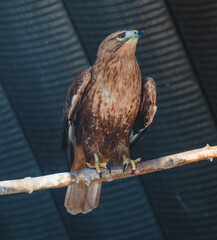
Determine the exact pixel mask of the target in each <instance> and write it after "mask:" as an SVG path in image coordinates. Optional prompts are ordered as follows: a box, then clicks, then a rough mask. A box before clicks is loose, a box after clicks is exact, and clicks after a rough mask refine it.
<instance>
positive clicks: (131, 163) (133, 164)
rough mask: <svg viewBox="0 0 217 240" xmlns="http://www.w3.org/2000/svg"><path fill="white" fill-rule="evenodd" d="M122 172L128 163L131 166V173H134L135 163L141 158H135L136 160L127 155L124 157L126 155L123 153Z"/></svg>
mask: <svg viewBox="0 0 217 240" xmlns="http://www.w3.org/2000/svg"><path fill="white" fill-rule="evenodd" d="M122 157H123V172H125V169H126V168H127V167H128V165H129V164H130V165H131V167H132V174H134V173H135V171H136V163H138V162H140V161H141V158H137V159H136V160H132V159H130V158H128V157H126V155H123V156H122Z"/></svg>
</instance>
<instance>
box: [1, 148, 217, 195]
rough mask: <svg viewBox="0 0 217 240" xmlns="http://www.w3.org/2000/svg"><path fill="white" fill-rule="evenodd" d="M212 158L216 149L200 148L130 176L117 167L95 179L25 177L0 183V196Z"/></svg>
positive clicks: (91, 173)
mask: <svg viewBox="0 0 217 240" xmlns="http://www.w3.org/2000/svg"><path fill="white" fill-rule="evenodd" d="M216 157H217V146H214V147H210V146H209V145H207V146H206V147H204V148H200V149H196V150H192V151H187V152H182V153H178V154H174V155H170V156H166V157H161V158H156V159H153V160H149V161H145V162H142V163H140V164H137V169H136V172H135V173H134V175H132V174H131V169H130V168H127V169H126V171H125V172H124V173H123V169H122V167H121V166H120V167H114V168H113V169H112V172H111V174H110V173H109V172H108V170H102V178H99V176H98V174H97V173H96V171H95V170H90V169H83V170H81V171H79V172H67V173H57V174H51V175H47V176H42V177H34V178H31V177H26V178H23V179H18V180H8V181H0V195H7V194H14V193H23V192H25V193H32V192H33V191H38V190H43V189H50V188H61V187H66V186H68V185H70V184H76V183H78V182H82V183H85V184H86V185H89V184H90V182H92V181H101V182H110V181H113V180H115V179H121V178H126V177H132V176H136V175H142V174H147V173H150V172H156V171H161V170H165V169H169V168H174V167H179V166H182V165H185V164H189V163H193V162H198V161H201V160H209V161H212V160H213V158H216Z"/></svg>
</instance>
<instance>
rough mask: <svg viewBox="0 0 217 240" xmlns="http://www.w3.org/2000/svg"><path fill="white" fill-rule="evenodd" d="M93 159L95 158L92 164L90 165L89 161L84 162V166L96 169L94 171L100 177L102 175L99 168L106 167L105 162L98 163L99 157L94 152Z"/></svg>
mask: <svg viewBox="0 0 217 240" xmlns="http://www.w3.org/2000/svg"><path fill="white" fill-rule="evenodd" d="M94 160H95V164H94V165H91V164H90V163H86V166H87V168H92V169H93V168H94V169H96V172H97V173H98V174H99V176H100V177H102V173H101V169H100V168H105V169H107V168H108V166H107V163H106V162H104V163H100V161H99V157H98V156H97V154H96V153H94Z"/></svg>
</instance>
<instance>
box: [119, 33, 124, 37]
mask: <svg viewBox="0 0 217 240" xmlns="http://www.w3.org/2000/svg"><path fill="white" fill-rule="evenodd" d="M125 37H126V33H121V34H119V35H118V38H125Z"/></svg>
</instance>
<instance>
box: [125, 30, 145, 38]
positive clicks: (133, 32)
mask: <svg viewBox="0 0 217 240" xmlns="http://www.w3.org/2000/svg"><path fill="white" fill-rule="evenodd" d="M143 36H144V34H143V32H142V31H140V30H129V31H126V38H125V41H128V40H131V39H138V38H140V37H143Z"/></svg>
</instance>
